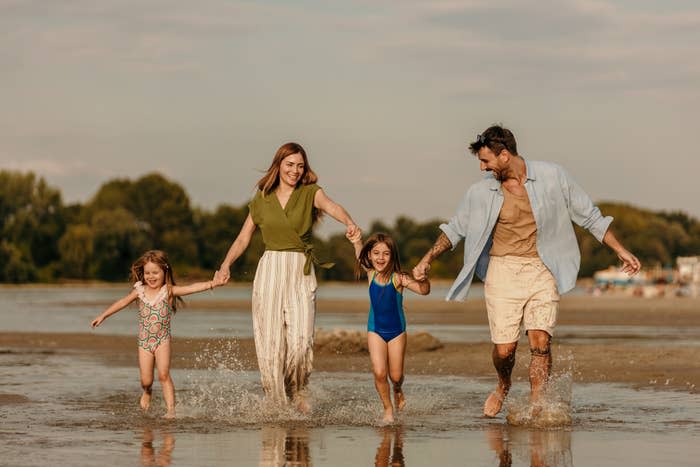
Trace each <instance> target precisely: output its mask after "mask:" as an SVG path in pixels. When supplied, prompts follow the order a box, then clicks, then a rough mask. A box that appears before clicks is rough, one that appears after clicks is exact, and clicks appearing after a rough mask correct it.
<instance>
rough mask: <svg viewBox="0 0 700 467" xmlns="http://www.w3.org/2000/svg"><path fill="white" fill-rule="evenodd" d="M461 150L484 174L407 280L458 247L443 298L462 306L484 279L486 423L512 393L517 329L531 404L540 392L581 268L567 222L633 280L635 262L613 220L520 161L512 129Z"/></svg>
mask: <svg viewBox="0 0 700 467" xmlns="http://www.w3.org/2000/svg"><path fill="white" fill-rule="evenodd" d="M469 150H470V151H471V152H472V153H473V154H474V155H476V156H477V157H478V158H479V162H480V166H481V170H484V171H486V172H488V174H487V176H486V178H485V179H484V180H482V181H480V182H478V183H475V184H474V185H472V186H471V187H470V188H469V189H468V190H467V193H466V194H465V195H464V199H463V200H462V203H461V205H460V206H459V209H458V210H457V214H456V215H455V216H454V217H453V218H452V219H451V220H450V221H449V223H447V224H442V225H441V226H440V229H441V230H442V233H441V234H440V236H439V237H438V239H437V241H436V242H435V245H433V247H432V248H431V249H430V250H429V251H428V253H426V255H425V256H424V257H423V258H422V259H421V261H420V262H419V263H418V265H416V267H415V268H414V269H413V275H414V277H415V279H416V280H422V279H424V278H425V277H426V276H427V273H428V271H429V269H430V263H431V262H432V261H433V260H434V259H435V258H437V257H438V256H439V255H440V254H442V253H443V252H445V251H447V250H449V249H454V248H455V247H456V246H457V244H458V243H459V241H460V240H461V239H464V241H465V248H464V267H463V268H462V270H461V271H460V273H459V275H458V276H457V279H456V280H455V282H454V284H453V285H452V288H451V289H450V291H449V292H448V294H447V299H448V300H454V299H463V298H464V297H465V296H466V294H467V291H468V289H469V286H470V284H471V281H472V278H473V277H474V273H476V274H477V275H478V276H479V278H481V279H482V280H483V281H484V294H485V299H486V311H487V313H488V318H489V327H490V330H491V340H492V341H493V343H494V347H493V353H492V358H493V364H494V366H495V368H496V372H497V373H498V385H497V386H496V389H495V390H494V391H493V392H492V393H491V394H490V395H489V396H488V398H487V399H486V402H485V403H484V415H485V416H487V417H494V416H496V414H498V412H499V411H500V410H501V407H502V405H503V400H504V399H505V397H506V395H507V394H508V391H509V389H510V386H511V372H512V370H513V366H514V364H515V350H516V347H517V345H518V340H519V338H520V326H521V323H522V325H523V327H524V328H525V331H526V333H527V337H528V341H529V344H530V354H531V359H530V369H529V378H530V390H531V402H532V403H533V406H534V405H535V403H536V402H537V401H538V399H539V397H540V396H541V395H542V393H543V391H544V389H545V387H546V383H547V380H548V378H549V375H550V372H551V367H552V354H551V348H550V343H551V338H552V334H553V332H554V325H555V322H556V317H557V310H558V305H559V294H563V293H565V292H568V291H569V290H571V289H572V288H573V287H574V286H575V284H576V276H577V274H578V269H579V264H580V261H581V255H580V252H579V249H578V244H577V242H576V236H575V234H574V229H573V226H572V221H573V222H576V223H577V224H578V225H580V226H581V227H584V228H585V229H587V230H588V231H589V232H590V233H591V234H593V236H594V237H596V238H597V239H598V241H601V242H602V243H604V244H606V245H608V246H609V247H610V248H612V249H613V250H614V251H615V253H617V256H618V258H619V259H620V260H621V261H622V270H623V271H625V272H627V273H628V274H630V275H631V274H636V273H637V272H639V269H640V268H641V264H640V262H639V260H638V259H637V258H636V257H635V256H634V255H633V254H632V253H630V252H629V251H627V250H626V249H625V248H624V247H623V246H622V244H621V243H620V242H619V241H618V240H617V239H616V238H615V235H614V234H613V233H612V231H611V230H610V229H609V226H610V223H611V222H612V217H603V216H602V215H601V213H600V210H599V209H598V208H597V207H596V206H594V205H593V203H592V201H591V199H590V198H589V197H588V195H587V194H586V193H585V192H584V191H583V190H582V189H581V188H580V187H579V186H578V185H577V184H576V183H575V182H574V181H573V180H572V179H571V178H570V177H569V175H568V174H567V173H566V172H565V171H564V169H562V168H561V167H560V166H558V165H556V164H552V163H548V162H537V161H526V160H525V159H523V158H522V157H521V156H520V155H519V154H518V150H517V145H516V141H515V137H514V136H513V133H512V132H511V131H510V130H508V129H506V128H503V127H502V126H498V125H496V126H492V127H490V128H488V129H487V130H486V131H484V132H483V133H482V134H480V135H477V138H476V141H474V142H473V143H471V144H470V145H469Z"/></svg>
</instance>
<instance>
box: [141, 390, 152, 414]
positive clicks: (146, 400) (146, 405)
mask: <svg viewBox="0 0 700 467" xmlns="http://www.w3.org/2000/svg"><path fill="white" fill-rule="evenodd" d="M139 404H140V405H141V410H143V411H144V412H147V411H148V409H150V408H151V393H150V392H148V391H143V394H141V400H140V401H139Z"/></svg>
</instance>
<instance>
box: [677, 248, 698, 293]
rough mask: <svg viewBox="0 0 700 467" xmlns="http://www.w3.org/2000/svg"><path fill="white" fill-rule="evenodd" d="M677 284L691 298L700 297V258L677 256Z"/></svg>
mask: <svg viewBox="0 0 700 467" xmlns="http://www.w3.org/2000/svg"><path fill="white" fill-rule="evenodd" d="M676 265H677V266H678V283H679V284H680V286H681V287H682V288H683V289H684V290H687V292H686V293H687V294H688V295H690V296H691V297H698V296H700V256H679V257H678V258H676Z"/></svg>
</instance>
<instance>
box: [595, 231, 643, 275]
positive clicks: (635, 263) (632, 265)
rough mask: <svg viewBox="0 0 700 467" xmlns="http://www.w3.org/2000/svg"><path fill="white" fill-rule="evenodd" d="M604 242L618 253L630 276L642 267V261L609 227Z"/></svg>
mask: <svg viewBox="0 0 700 467" xmlns="http://www.w3.org/2000/svg"><path fill="white" fill-rule="evenodd" d="M603 243H605V244H606V245H608V246H609V247H610V248H612V249H613V251H614V252H615V253H616V254H617V257H618V258H620V261H622V271H623V272H626V273H627V274H629V275H630V276H633V275H635V274H637V273H638V272H639V270H640V269H641V268H642V263H641V262H640V261H639V260H638V259H637V257H636V256H634V255H633V254H632V253H630V252H629V251H628V250H627V249H626V248H625V247H624V246H622V243H620V241H619V240H618V239H617V237H615V234H613V233H612V230H610V229H608V230H607V231H606V232H605V235H604V236H603Z"/></svg>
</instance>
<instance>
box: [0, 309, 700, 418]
mask: <svg viewBox="0 0 700 467" xmlns="http://www.w3.org/2000/svg"><path fill="white" fill-rule="evenodd" d="M247 306H249V303H245V302H242V303H235V304H233V303H231V301H229V302H226V303H223V302H216V301H208V302H204V303H198V307H199V308H207V309H212V308H214V309H221V310H222V311H224V310H226V309H230V308H234V307H247ZM366 307H367V304H366V301H365V300H320V301H319V303H318V312H319V313H323V312H332V313H356V314H358V319H360V320H361V319H364V317H365V316H366ZM406 308H407V314H408V316H409V318H408V319H409V340H408V348H407V357H406V374H407V375H408V376H409V377H410V375H411V374H416V375H440V376H448V375H454V376H466V377H470V376H473V377H493V376H494V370H493V367H492V365H491V359H490V353H491V344H490V343H489V342H488V335H487V334H485V335H484V342H479V343H444V344H438V345H435V342H434V340H433V339H431V338H430V336H425V335H421V334H420V332H419V331H420V325H421V324H425V323H431V324H477V325H478V324H487V321H486V314H485V311H484V305H483V301H482V300H470V301H467V302H464V303H454V302H450V303H447V302H444V301H437V300H436V301H422V302H419V301H415V302H411V301H409V303H408V304H407V307H406ZM558 324H564V325H568V324H570V325H587V326H601V329H604V328H605V326H608V325H638V326H648V327H658V328H663V327H665V326H668V327H670V326H676V327H677V326H688V327H699V326H700V300H691V299H651V300H645V299H640V298H632V297H625V296H612V297H600V298H591V297H564V298H563V300H562V304H561V311H560V317H559V323H558ZM485 332H486V331H485ZM350 334H352V333H350ZM650 337H652V338H653V336H650ZM362 341H363V337H362V333H355V334H354V335H352V336H349V337H348V336H345V337H337V336H336V337H334V336H333V335H329V334H328V333H327V332H326V333H324V332H323V331H320V332H319V334H318V336H317V345H316V348H315V356H314V369H315V370H316V371H328V372H337V371H343V372H369V371H370V364H369V358H368V354H367V352H366V348H365V347H364V346H363V345H362ZM673 344H674V343H673V342H666V341H664V340H661V339H659V340H658V342H656V343H655V344H654V345H649V344H636V343H635V342H634V340H633V339H630V340H629V341H627V342H624V343H615V344H610V343H596V342H593V343H590V344H588V343H586V344H580V343H576V344H574V343H569V342H567V336H563V337H561V338H560V339H559V340H557V336H556V335H555V339H554V345H553V352H554V357H555V363H554V371H555V372H557V371H562V370H568V369H571V373H572V375H573V378H574V381H577V382H586V383H597V382H606V383H610V382H615V383H625V384H629V385H631V386H633V387H635V388H653V389H673V390H681V391H684V392H690V393H693V394H696V393H697V392H698V388H700V361H698V359H697V347H695V346H679V345H673ZM436 347H437V348H436ZM0 351H3V352H42V353H56V354H62V353H64V354H65V353H79V354H90V355H96V356H99V357H102V358H103V359H104V362H105V363H106V364H109V365H116V366H132V365H133V366H136V365H137V361H136V343H135V337H130V336H109V335H102V334H99V335H98V334H91V333H89V332H86V333H8V332H0ZM232 351H233V352H234V353H235V356H236V361H237V363H238V364H239V365H240V368H241V369H244V370H255V369H256V368H257V364H256V357H255V347H254V343H253V341H252V339H234V338H233V337H232V338H231V339H205V338H201V339H194V338H178V337H177V336H175V337H174V338H173V367H174V368H214V367H216V365H217V364H218V362H217V352H227V353H231V352H232ZM517 358H518V361H517V364H516V368H515V370H514V379H515V381H527V364H528V362H529V352H528V349H527V347H526V345H521V346H520V348H519V349H518V356H517ZM5 403H12V402H11V401H8V400H4V399H0V404H5Z"/></svg>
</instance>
